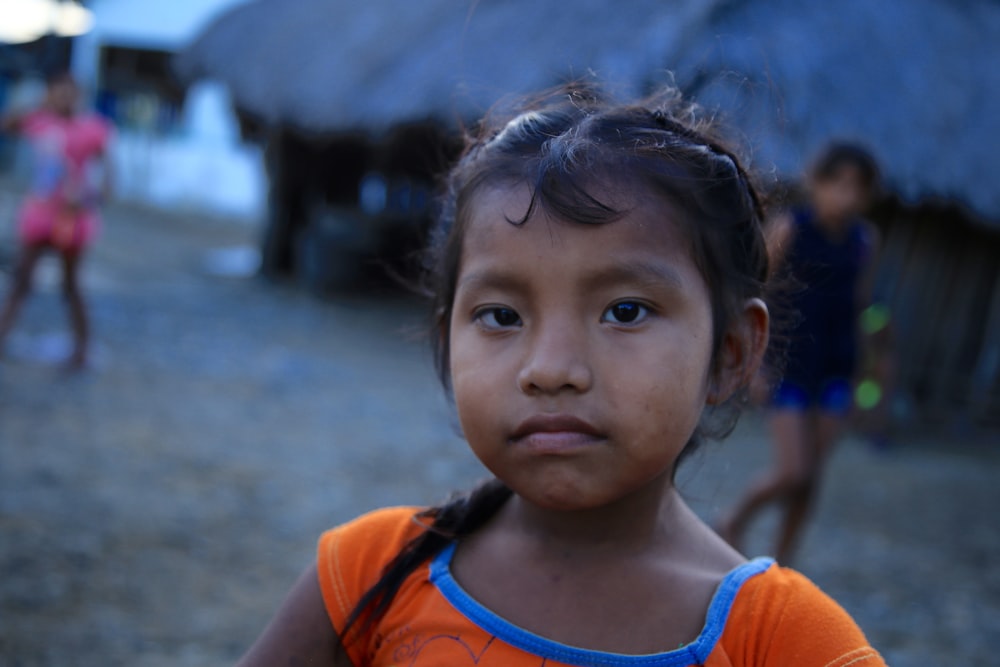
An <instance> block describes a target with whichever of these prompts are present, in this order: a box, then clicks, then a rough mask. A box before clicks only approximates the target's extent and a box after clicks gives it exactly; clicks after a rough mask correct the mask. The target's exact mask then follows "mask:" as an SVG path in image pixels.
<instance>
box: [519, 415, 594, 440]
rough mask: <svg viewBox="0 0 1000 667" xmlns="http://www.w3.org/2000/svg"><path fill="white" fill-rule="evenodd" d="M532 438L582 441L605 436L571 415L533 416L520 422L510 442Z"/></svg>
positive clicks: (587, 423)
mask: <svg viewBox="0 0 1000 667" xmlns="http://www.w3.org/2000/svg"><path fill="white" fill-rule="evenodd" d="M532 436H543V437H545V436H548V438H547V439H551V438H552V437H555V436H562V437H564V438H571V437H574V436H575V437H576V438H577V439H582V440H595V439H603V438H604V437H605V435H604V434H603V433H601V431H599V430H598V429H597V427H595V426H593V425H592V424H590V423H589V422H587V421H584V420H583V419H580V418H579V417H574V416H572V415H546V414H542V415H535V416H533V417H529V418H528V419H525V420H524V421H523V422H521V423H520V424H519V425H518V427H517V428H516V429H515V430H514V433H513V434H512V435H511V437H510V440H511V442H518V441H521V440H525V439H527V438H530V437H532Z"/></svg>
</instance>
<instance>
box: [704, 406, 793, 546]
mask: <svg viewBox="0 0 1000 667" xmlns="http://www.w3.org/2000/svg"><path fill="white" fill-rule="evenodd" d="M806 414H807V413H806V412H804V411H803V410H802V409H800V408H798V407H788V408H779V409H775V410H773V412H772V413H771V418H770V427H771V440H772V444H773V448H774V467H773V468H772V470H771V471H770V472H768V473H767V474H765V475H764V476H763V477H762V478H761V479H759V480H758V481H757V482H756V483H755V484H753V485H752V486H751V487H750V489H749V491H748V492H747V494H746V496H744V498H743V499H742V500H741V501H740V502H739V503H738V504H737V505H736V507H735V508H734V509H733V511H732V513H731V514H730V515H729V517H728V518H727V519H726V520H725V521H723V522H722V524H721V525H720V529H719V533H720V534H721V535H722V537H723V538H724V539H725V540H727V541H728V542H729V543H730V544H732V545H733V547H734V548H736V549H739V548H740V543H741V542H742V538H743V532H744V530H745V529H746V527H747V525H748V524H749V523H750V521H751V520H752V519H753V517H754V516H755V515H756V514H757V512H759V511H760V510H761V509H763V508H764V507H765V506H766V505H768V504H770V503H773V502H787V501H788V500H789V498H790V497H792V496H794V495H795V494H796V493H797V492H798V490H799V488H800V487H801V485H802V480H803V478H804V475H805V474H806V473H807V471H808V459H807V458H806V452H807V442H806V436H807V422H806Z"/></svg>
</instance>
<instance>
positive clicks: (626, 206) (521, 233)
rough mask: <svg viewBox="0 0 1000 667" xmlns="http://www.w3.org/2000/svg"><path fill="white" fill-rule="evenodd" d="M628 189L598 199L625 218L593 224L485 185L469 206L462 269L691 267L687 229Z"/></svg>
mask: <svg viewBox="0 0 1000 667" xmlns="http://www.w3.org/2000/svg"><path fill="white" fill-rule="evenodd" d="M642 194H643V193H642V192H641V191H639V190H636V191H635V192H629V189H620V190H616V191H607V192H601V193H595V196H597V197H598V199H600V201H602V202H604V203H606V204H608V205H609V206H611V207H612V208H613V209H615V210H617V211H621V212H622V213H621V215H620V216H618V217H616V218H614V219H612V220H611V221H609V222H606V223H601V224H588V223H581V222H576V221H573V220H566V219H563V218H560V217H558V216H557V215H555V214H553V213H551V212H550V211H549V210H548V209H547V208H546V207H545V205H544V203H543V202H541V201H537V202H536V204H535V208H534V209H533V210H531V215H530V216H528V217H527V219H526V220H525V216H526V214H527V213H528V212H529V209H531V205H532V199H531V190H530V188H528V187H527V186H523V185H522V186H486V187H484V188H482V190H481V191H480V192H478V193H476V194H475V195H473V197H472V199H471V200H470V202H469V204H468V209H467V211H468V217H467V224H466V227H465V230H464V238H463V242H462V268H463V269H464V268H465V267H466V266H468V264H469V263H470V262H472V261H475V262H491V263H498V264H506V265H511V264H514V263H527V264H529V265H531V264H533V263H541V264H542V265H545V266H551V267H553V268H556V265H558V268H559V269H560V270H565V269H566V268H567V266H569V267H573V266H578V267H586V266H599V265H604V264H608V263H615V262H622V261H628V260H629V259H630V258H634V259H639V260H641V261H644V262H647V261H649V260H656V259H659V260H661V261H669V262H671V263H682V264H689V265H691V266H692V267H693V260H692V256H691V246H690V243H689V242H688V237H687V234H686V233H685V229H684V227H683V223H682V222H681V221H680V220H679V219H678V217H677V215H676V214H675V213H674V212H673V210H672V207H671V206H669V205H668V204H667V202H666V201H664V200H663V199H662V198H661V197H658V196H655V195H652V194H649V195H647V196H646V197H643V196H642Z"/></svg>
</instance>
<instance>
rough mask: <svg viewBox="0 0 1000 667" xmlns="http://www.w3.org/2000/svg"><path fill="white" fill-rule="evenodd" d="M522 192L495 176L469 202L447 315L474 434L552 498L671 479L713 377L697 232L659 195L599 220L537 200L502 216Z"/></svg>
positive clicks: (517, 204) (612, 495)
mask: <svg viewBox="0 0 1000 667" xmlns="http://www.w3.org/2000/svg"><path fill="white" fill-rule="evenodd" d="M529 197H530V194H529V192H528V190H527V189H526V188H493V189H487V190H484V191H483V192H481V193H480V194H478V195H477V196H476V197H475V200H474V201H473V202H472V205H471V206H470V209H471V210H472V211H473V212H472V215H471V217H470V219H469V221H468V225H467V228H466V232H465V238H464V245H463V248H462V258H461V264H460V270H459V275H458V281H457V290H456V294H455V302H454V308H453V312H452V317H451V322H450V333H451V340H450V344H451V356H450V365H451V376H452V383H453V389H454V395H455V402H456V405H457V408H458V415H459V419H460V421H461V424H462V429H463V431H464V434H465V437H466V438H467V439H468V441H469V444H470V445H471V447H472V449H473V451H474V452H475V453H476V455H477V456H478V457H479V458H480V460H482V462H483V463H484V464H485V465H486V467H487V468H489V469H490V470H491V471H492V472H493V474H495V475H496V476H497V477H498V478H499V479H501V480H502V481H503V482H505V483H506V484H507V485H508V486H510V488H511V489H512V490H513V491H514V492H515V493H517V494H518V495H519V496H521V497H522V498H524V499H525V500H527V501H529V502H531V503H533V504H536V505H538V506H542V507H546V508H550V509H560V510H571V509H587V508H595V507H600V506H603V505H606V504H609V503H611V502H613V501H616V500H619V499H622V498H625V497H626V496H628V495H630V494H633V493H637V492H640V491H642V490H644V489H648V488H649V487H650V485H652V484H660V485H666V484H669V480H670V478H671V474H672V470H673V467H674V463H675V461H676V460H677V457H678V455H679V454H680V453H681V450H682V449H683V448H684V446H685V444H686V443H687V442H688V440H689V439H690V437H691V435H692V433H693V432H694V430H695V427H696V426H697V424H698V420H699V418H700V416H701V412H702V408H703V407H704V405H705V402H706V398H707V397H708V394H709V387H710V384H711V382H710V375H711V373H710V365H711V362H712V341H713V338H712V333H713V325H712V309H711V305H710V296H709V290H708V287H707V285H706V284H705V281H704V279H703V278H702V276H701V273H700V272H699V271H698V269H697V267H696V266H695V264H694V262H693V260H692V258H691V256H690V252H689V250H688V244H687V243H686V242H685V240H684V238H683V236H682V235H681V234H680V233H679V231H678V229H677V228H676V226H675V225H674V224H672V223H671V222H670V220H669V213H665V212H664V208H665V207H663V206H655V203H656V202H654V201H650V202H648V203H646V204H640V205H639V206H638V207H636V208H633V209H632V210H630V212H629V213H628V214H627V215H625V216H623V217H622V218H621V219H619V220H616V221H614V222H611V223H608V224H602V225H584V224H578V223H573V222H566V221H562V220H558V219H552V218H550V217H548V216H547V214H546V213H545V212H544V211H543V210H542V209H541V208H539V209H537V210H536V212H535V213H534V214H533V215H532V216H531V218H529V219H528V221H527V222H526V223H525V224H523V225H519V226H517V225H513V224H511V223H510V222H508V220H514V219H519V218H520V217H522V216H523V214H524V212H525V211H526V210H527V209H528V205H529V201H530V199H529ZM612 203H615V204H617V203H618V202H612ZM665 218H666V219H665Z"/></svg>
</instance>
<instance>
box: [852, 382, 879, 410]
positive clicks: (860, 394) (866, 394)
mask: <svg viewBox="0 0 1000 667" xmlns="http://www.w3.org/2000/svg"><path fill="white" fill-rule="evenodd" d="M881 400H882V387H881V385H879V383H878V382H876V381H875V380H873V379H872V378H865V379H864V380H862V381H861V382H859V383H858V386H857V388H856V389H855V390H854V402H855V403H857V405H858V407H859V408H861V409H862V410H871V409H872V408H874V407H875V406H876V405H878V404H879V402H880V401H881Z"/></svg>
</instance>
